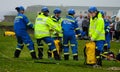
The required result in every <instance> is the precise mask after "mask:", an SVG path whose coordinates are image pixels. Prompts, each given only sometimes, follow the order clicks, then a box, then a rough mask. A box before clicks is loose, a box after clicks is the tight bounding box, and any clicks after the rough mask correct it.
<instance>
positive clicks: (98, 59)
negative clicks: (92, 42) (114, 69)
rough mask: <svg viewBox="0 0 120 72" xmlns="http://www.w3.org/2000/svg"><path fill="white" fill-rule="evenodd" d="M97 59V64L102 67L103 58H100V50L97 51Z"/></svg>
mask: <svg viewBox="0 0 120 72" xmlns="http://www.w3.org/2000/svg"><path fill="white" fill-rule="evenodd" d="M96 59H97V62H96V64H97V65H99V66H102V58H101V56H100V51H99V50H96Z"/></svg>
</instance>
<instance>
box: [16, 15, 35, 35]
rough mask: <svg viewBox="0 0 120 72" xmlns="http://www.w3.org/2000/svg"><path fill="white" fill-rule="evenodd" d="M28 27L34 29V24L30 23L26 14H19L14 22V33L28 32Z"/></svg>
mask: <svg viewBox="0 0 120 72" xmlns="http://www.w3.org/2000/svg"><path fill="white" fill-rule="evenodd" d="M27 26H29V27H31V28H32V27H33V24H32V23H31V22H29V20H28V18H27V17H26V16H25V15H24V14H21V13H18V15H17V16H16V17H15V20H14V31H15V32H16V33H17V34H19V33H21V32H23V31H26V30H27Z"/></svg>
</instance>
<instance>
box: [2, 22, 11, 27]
mask: <svg viewBox="0 0 120 72" xmlns="http://www.w3.org/2000/svg"><path fill="white" fill-rule="evenodd" d="M0 26H13V22H0Z"/></svg>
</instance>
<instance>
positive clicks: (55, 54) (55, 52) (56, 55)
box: [53, 51, 60, 60]
mask: <svg viewBox="0 0 120 72" xmlns="http://www.w3.org/2000/svg"><path fill="white" fill-rule="evenodd" d="M53 54H54V58H55V60H60V56H59V55H58V53H57V51H53Z"/></svg>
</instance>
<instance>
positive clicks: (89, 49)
mask: <svg viewBox="0 0 120 72" xmlns="http://www.w3.org/2000/svg"><path fill="white" fill-rule="evenodd" d="M95 49H96V45H95V42H87V43H86V45H85V48H84V57H85V62H84V64H87V65H94V64H96V56H95Z"/></svg>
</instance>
